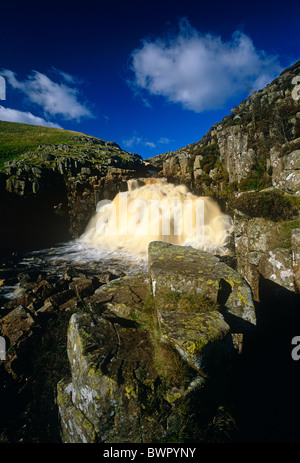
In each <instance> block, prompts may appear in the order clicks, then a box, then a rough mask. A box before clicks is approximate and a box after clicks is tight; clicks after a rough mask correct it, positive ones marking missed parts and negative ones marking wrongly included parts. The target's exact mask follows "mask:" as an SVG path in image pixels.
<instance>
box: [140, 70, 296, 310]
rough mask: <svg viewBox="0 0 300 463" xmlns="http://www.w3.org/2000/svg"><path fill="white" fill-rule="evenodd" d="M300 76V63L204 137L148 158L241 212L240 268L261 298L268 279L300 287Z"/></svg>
mask: <svg viewBox="0 0 300 463" xmlns="http://www.w3.org/2000/svg"><path fill="white" fill-rule="evenodd" d="M299 73H300V62H299V61H298V62H297V63H295V64H294V65H293V66H291V67H290V68H288V69H286V70H285V71H283V72H282V73H281V75H280V76H279V77H278V78H276V79H275V80H274V81H273V82H271V83H270V84H269V85H267V86H266V87H265V88H264V89H262V90H259V91H256V92H254V93H253V94H252V95H250V97H249V98H248V99H247V100H245V101H243V102H242V103H241V104H239V105H238V106H236V107H235V108H233V109H232V111H231V114H230V115H229V116H226V117H225V118H224V119H223V120H222V121H221V122H220V123H217V124H215V125H214V126H213V127H212V128H211V129H210V130H209V131H208V133H207V134H206V135H205V136H204V137H203V138H202V140H201V141H200V142H198V143H193V144H191V145H188V146H186V147H184V148H180V149H179V150H177V151H175V152H168V153H164V154H162V155H158V156H155V157H154V158H150V159H148V162H149V163H150V164H152V165H154V166H155V167H156V168H157V169H158V170H159V175H162V176H164V177H166V178H167V179H168V180H169V181H172V182H175V183H185V184H186V185H187V186H188V187H189V188H190V189H191V190H192V191H194V192H195V193H198V194H204V195H209V196H212V197H214V198H215V199H216V200H217V201H219V202H220V204H222V205H223V208H224V209H225V210H226V211H227V212H229V213H230V214H231V215H232V216H233V218H234V236H235V250H236V257H237V268H238V270H239V271H240V272H241V274H242V275H243V276H244V277H245V278H246V279H247V281H248V282H249V283H250V285H251V287H252V289H253V292H254V297H255V299H256V300H257V301H259V292H260V287H259V280H260V279H261V277H263V278H266V279H269V280H271V281H273V282H274V283H276V284H278V285H279V286H283V287H284V288H286V289H288V290H290V291H292V292H295V291H296V292H297V291H298V290H299V277H298V273H297V272H298V267H299V260H298V257H297V256H298V255H299V250H298V244H297V243H298V240H297V236H298V233H297V229H298V228H299V226H300V219H299V210H300V106H299V99H298V97H297V94H296V93H295V84H294V83H293V81H294V78H295V77H296V76H297V75H299ZM293 230H294V231H293Z"/></svg>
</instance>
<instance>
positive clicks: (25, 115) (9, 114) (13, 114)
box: [0, 106, 62, 129]
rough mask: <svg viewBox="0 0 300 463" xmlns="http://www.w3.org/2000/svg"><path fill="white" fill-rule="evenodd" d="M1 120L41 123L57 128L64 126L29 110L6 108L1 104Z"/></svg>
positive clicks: (44, 125)
mask: <svg viewBox="0 0 300 463" xmlns="http://www.w3.org/2000/svg"><path fill="white" fill-rule="evenodd" d="M0 121H6V122H20V123H23V124H32V125H41V126H43V127H54V128H57V129H61V128H62V127H61V126H60V125H59V124H55V123H53V122H49V121H46V120H45V119H43V118H42V117H39V116H34V115H33V114H32V113H31V112H29V111H27V112H26V111H19V110H17V109H12V108H4V106H0Z"/></svg>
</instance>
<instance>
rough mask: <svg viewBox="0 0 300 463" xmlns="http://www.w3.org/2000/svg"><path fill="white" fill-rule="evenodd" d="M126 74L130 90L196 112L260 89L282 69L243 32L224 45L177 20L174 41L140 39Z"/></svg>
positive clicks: (274, 58) (277, 61)
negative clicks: (130, 75) (131, 77)
mask: <svg viewBox="0 0 300 463" xmlns="http://www.w3.org/2000/svg"><path fill="white" fill-rule="evenodd" d="M131 70H132V71H133V73H134V80H133V82H131V84H132V86H133V89H134V90H135V91H137V92H139V91H140V92H141V91H145V92H147V93H148V94H150V95H156V96H162V97H164V98H165V99H166V100H167V101H169V102H171V103H179V104H180V105H181V106H182V107H183V108H185V109H188V110H192V111H194V112H202V111H206V110H214V109H220V108H222V107H223V106H224V104H225V103H226V102H227V101H228V100H230V98H232V97H237V96H243V95H246V96H247V94H249V93H251V92H253V91H255V90H258V89H261V88H263V87H264V86H265V85H267V84H268V83H269V82H271V80H273V79H274V78H275V77H276V76H277V75H278V74H279V73H280V72H281V70H282V67H281V66H280V63H279V60H278V57H277V56H275V55H268V54H267V53H265V52H264V51H262V50H257V49H256V48H255V46H254V44H253V42H252V40H251V38H250V37H249V36H247V35H246V34H244V33H243V32H240V31H235V32H234V33H233V34H232V38H231V40H230V41H227V42H225V41H222V39H221V37H219V36H214V35H212V34H202V33H200V32H199V31H198V30H196V29H195V28H193V27H192V26H191V25H190V23H189V22H188V21H187V20H186V19H184V18H183V19H182V20H181V21H180V22H179V32H178V34H177V35H176V36H174V35H173V36H170V35H168V36H166V37H163V38H157V39H156V40H149V39H145V40H144V41H143V43H142V46H141V47H140V48H138V49H135V50H134V51H133V52H132V54H131ZM141 96H142V95H141ZM142 98H143V96H142Z"/></svg>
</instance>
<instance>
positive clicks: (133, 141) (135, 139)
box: [123, 135, 156, 148]
mask: <svg viewBox="0 0 300 463" xmlns="http://www.w3.org/2000/svg"><path fill="white" fill-rule="evenodd" d="M123 144H124V145H125V146H126V148H132V147H133V146H138V145H143V146H148V148H155V147H156V145H155V143H153V142H152V141H149V140H144V139H143V138H141V137H139V136H137V135H133V136H132V137H131V138H128V139H125V140H123Z"/></svg>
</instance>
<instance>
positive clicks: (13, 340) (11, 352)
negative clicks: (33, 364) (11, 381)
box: [0, 306, 40, 377]
mask: <svg viewBox="0 0 300 463" xmlns="http://www.w3.org/2000/svg"><path fill="white" fill-rule="evenodd" d="M0 333H1V336H3V337H4V338H5V339H6V340H7V358H6V361H5V368H6V370H7V371H8V372H9V373H10V374H12V375H13V377H19V376H21V377H22V375H24V374H28V369H27V368H28V365H30V359H31V352H32V349H33V348H34V346H35V345H36V343H37V340H38V339H39V336H40V325H39V324H38V323H37V322H36V321H35V319H34V318H33V316H32V315H31V314H30V312H28V311H26V309H25V308H24V307H22V306H19V307H17V308H16V309H14V310H12V311H11V312H10V313H9V314H7V315H6V316H5V317H3V318H1V319H0ZM29 369H30V367H29Z"/></svg>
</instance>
